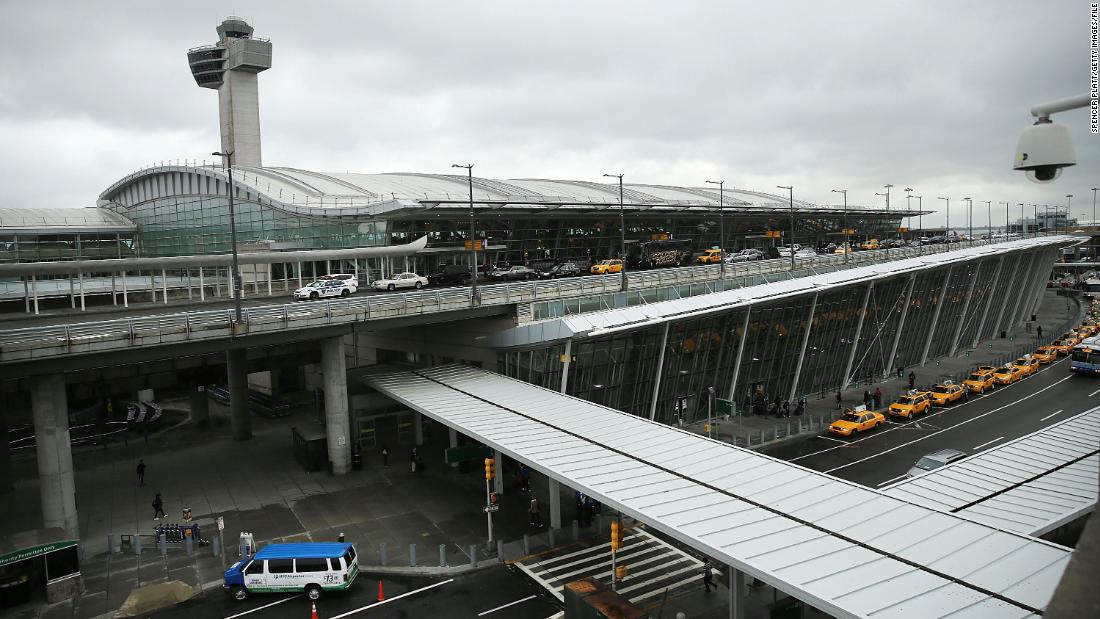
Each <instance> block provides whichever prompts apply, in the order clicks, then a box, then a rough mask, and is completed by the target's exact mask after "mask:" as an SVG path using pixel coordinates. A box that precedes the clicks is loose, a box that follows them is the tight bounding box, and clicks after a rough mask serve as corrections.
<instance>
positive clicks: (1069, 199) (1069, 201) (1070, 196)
mask: <svg viewBox="0 0 1100 619" xmlns="http://www.w3.org/2000/svg"><path fill="white" fill-rule="evenodd" d="M1072 205H1073V194H1072V193H1067V194H1066V232H1069V214H1070V207H1071V206H1072Z"/></svg>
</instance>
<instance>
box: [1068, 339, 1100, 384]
mask: <svg viewBox="0 0 1100 619" xmlns="http://www.w3.org/2000/svg"><path fill="white" fill-rule="evenodd" d="M1069 369H1070V371H1071V372H1075V373H1077V374H1086V375H1091V376H1096V375H1097V374H1100V337H1089V338H1085V339H1084V340H1082V341H1081V343H1080V344H1078V345H1076V346H1074V347H1073V354H1072V356H1070V360H1069Z"/></svg>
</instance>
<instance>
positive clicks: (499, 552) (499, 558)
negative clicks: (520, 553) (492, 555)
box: [497, 539, 504, 563]
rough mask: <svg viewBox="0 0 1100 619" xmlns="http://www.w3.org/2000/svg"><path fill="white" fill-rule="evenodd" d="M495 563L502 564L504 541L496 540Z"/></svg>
mask: <svg viewBox="0 0 1100 619" xmlns="http://www.w3.org/2000/svg"><path fill="white" fill-rule="evenodd" d="M497 561H499V562H501V563H503V562H504V540H500V539H498V540H497Z"/></svg>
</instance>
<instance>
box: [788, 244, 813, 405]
mask: <svg viewBox="0 0 1100 619" xmlns="http://www.w3.org/2000/svg"><path fill="white" fill-rule="evenodd" d="M792 247H793V246H792ZM791 251H794V250H793V249H792V250H791ZM817 296H818V293H816V292H815V293H814V300H813V301H811V302H810V315H809V316H807V317H806V331H805V332H804V333H803V334H802V350H801V351H800V352H799V353H798V365H796V366H795V368H794V380H792V381H791V396H790V397H789V398H787V401H788V402H790V401H794V398H795V396H796V395H798V380H799V379H800V378H801V377H802V364H803V363H805V362H806V347H807V346H809V344H810V332H811V331H813V326H814V310H816V309H817Z"/></svg>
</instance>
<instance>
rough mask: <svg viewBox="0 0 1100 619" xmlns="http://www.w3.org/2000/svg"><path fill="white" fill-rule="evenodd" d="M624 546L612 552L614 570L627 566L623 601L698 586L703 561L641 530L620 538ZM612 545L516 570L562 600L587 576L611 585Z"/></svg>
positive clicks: (622, 584)
mask: <svg viewBox="0 0 1100 619" xmlns="http://www.w3.org/2000/svg"><path fill="white" fill-rule="evenodd" d="M623 542H624V547H623V548H622V549H621V550H619V552H618V553H616V564H617V566H627V574H626V577H625V578H624V579H623V580H622V581H620V582H619V585H618V587H617V590H618V592H619V593H621V594H622V595H623V596H624V597H626V598H628V599H630V600H631V601H634V602H640V601H642V600H647V599H650V598H654V597H657V596H661V595H664V594H665V593H666V592H670V593H673V592H676V593H678V591H677V590H679V589H682V588H684V587H687V586H694V585H697V584H698V582H697V581H698V580H699V574H700V573H701V572H700V568H701V567H702V565H703V562H702V561H700V560H699V559H696V558H695V557H693V556H691V555H689V554H687V553H686V552H684V551H682V550H680V549H679V548H676V547H675V546H673V545H672V544H670V543H668V542H666V541H665V540H662V539H660V538H658V537H656V536H654V535H652V534H650V533H649V532H647V531H646V530H644V529H642V528H635V529H633V530H632V531H631V533H630V535H627V536H624V540H623ZM610 546H611V544H610V542H606V543H602V544H596V545H594V546H589V547H587V548H582V549H580V550H571V551H570V552H566V553H562V554H560V555H553V556H546V555H542V556H540V557H537V558H533V559H531V560H529V561H519V562H516V563H515V565H516V566H517V567H519V569H520V570H521V571H523V573H525V574H527V575H528V576H530V577H531V579H532V580H534V581H535V582H536V583H538V584H539V585H540V586H542V587H543V588H545V589H546V590H547V591H549V592H550V593H551V594H553V595H554V596H555V597H556V598H558V600H562V601H564V599H565V596H564V590H565V585H566V584H567V583H570V582H573V581H574V580H579V579H581V578H585V577H592V578H596V579H597V580H599V581H601V582H603V583H610V582H611V578H612V572H611V548H610Z"/></svg>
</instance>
